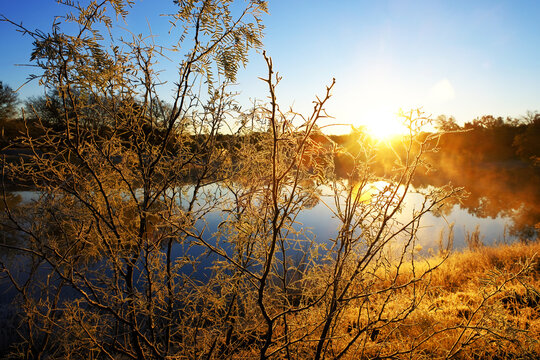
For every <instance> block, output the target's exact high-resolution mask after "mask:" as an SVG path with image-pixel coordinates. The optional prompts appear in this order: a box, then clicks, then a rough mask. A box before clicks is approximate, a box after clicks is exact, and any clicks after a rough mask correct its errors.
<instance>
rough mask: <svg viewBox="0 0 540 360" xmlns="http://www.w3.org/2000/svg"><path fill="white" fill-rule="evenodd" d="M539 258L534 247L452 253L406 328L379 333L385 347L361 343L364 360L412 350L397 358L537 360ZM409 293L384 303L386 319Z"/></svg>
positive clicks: (538, 249)
mask: <svg viewBox="0 0 540 360" xmlns="http://www.w3.org/2000/svg"><path fill="white" fill-rule="evenodd" d="M538 255H540V242H534V243H515V244H510V245H498V246H494V247H484V246H479V247H474V248H473V249H467V250H464V251H461V252H454V253H452V254H451V255H450V256H449V257H448V258H447V259H446V260H445V261H444V262H443V263H442V265H441V266H440V267H439V268H438V269H436V270H435V271H434V272H433V273H432V274H431V276H430V277H429V279H428V280H427V281H429V286H428V287H426V288H427V289H428V290H427V292H426V295H425V298H424V299H423V300H422V302H420V304H419V305H418V306H417V307H416V308H415V309H414V310H413V311H412V312H411V313H410V315H409V316H408V317H407V318H406V319H405V320H404V321H402V322H400V323H398V324H396V325H395V326H388V327H386V328H385V329H381V333H380V334H379V337H380V338H381V339H384V340H383V341H384V342H385V344H384V345H381V344H380V343H377V341H371V342H366V343H365V344H366V346H365V348H364V349H362V350H363V356H364V357H366V358H369V357H376V356H380V355H384V354H389V353H392V352H396V351H400V350H402V349H408V348H411V347H412V348H414V351H413V352H411V353H408V354H404V355H403V357H405V358H406V357H412V358H417V359H419V358H426V359H428V358H456V359H508V358H511V359H536V358H538V357H539V356H540V344H539V342H538V340H540V317H539V315H540V313H539V309H540V307H539V306H538V305H539V304H538V303H539V302H540V263H539V262H538V260H539V259H538ZM438 260H439V259H436V258H432V259H428V260H427V262H432V263H433V262H437V261H438ZM404 276H405V277H406V276H407V273H406V272H405V274H404ZM410 291H411V289H410V288H409V289H407V290H406V291H404V293H403V294H400V295H398V296H396V297H395V298H394V299H393V301H392V302H391V303H388V304H387V306H388V308H389V309H390V310H389V312H391V311H392V310H391V309H392V307H395V308H396V309H397V308H399V302H400V297H401V298H402V300H403V301H407V300H408V299H410V298H411V296H412V294H411V293H410ZM381 348H385V349H383V350H382V351H381ZM351 355H352V354H351ZM398 357H401V356H398ZM351 358H354V356H352V357H351Z"/></svg>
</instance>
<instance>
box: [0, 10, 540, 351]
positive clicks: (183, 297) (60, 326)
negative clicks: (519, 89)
mask: <svg viewBox="0 0 540 360" xmlns="http://www.w3.org/2000/svg"><path fill="white" fill-rule="evenodd" d="M61 3H64V5H65V6H67V7H68V8H69V9H70V11H71V12H70V13H69V14H67V15H66V16H65V17H62V18H59V19H56V20H55V24H54V26H53V28H52V31H51V33H44V32H40V31H36V32H34V31H30V30H28V29H26V28H24V27H22V25H17V24H16V23H14V26H18V27H19V29H20V30H21V31H22V32H23V33H25V34H26V35H27V36H31V37H32V38H33V39H34V45H35V49H34V52H33V53H32V59H33V61H34V62H35V64H36V65H38V66H39V67H40V68H41V69H42V70H43V75H42V76H41V77H40V81H41V82H42V84H43V85H44V86H45V89H46V91H47V94H49V95H48V96H47V97H46V98H45V99H37V100H36V99H35V100H33V101H30V102H29V104H28V107H27V111H26V112H25V113H24V115H23V119H22V120H23V122H22V123H23V124H24V132H23V134H22V137H21V138H20V139H17V140H16V142H15V143H14V144H16V145H17V146H18V147H19V148H20V147H24V148H25V149H26V152H25V153H24V154H23V155H24V156H21V155H20V154H19V156H18V157H17V158H16V159H12V158H8V157H4V161H3V162H2V170H3V175H4V184H5V183H8V182H9V183H12V184H21V185H24V184H26V185H27V186H29V188H31V189H32V190H33V191H34V194H35V198H34V199H31V200H28V201H22V199H20V198H18V197H17V196H16V195H15V196H14V195H10V194H8V192H7V191H6V187H5V186H4V187H3V189H4V191H3V207H2V209H3V212H4V216H3V218H2V223H1V226H2V230H3V238H2V243H0V246H1V247H2V248H3V249H4V250H5V253H4V254H3V255H4V256H3V260H2V263H1V266H2V272H3V275H4V280H7V281H9V282H10V284H11V287H12V289H13V291H14V292H15V293H16V295H15V296H14V302H13V305H12V307H11V308H9V309H10V311H11V314H12V315H13V316H12V317H10V318H9V321H10V322H11V324H12V326H11V327H10V328H11V329H16V332H13V331H12V332H11V333H9V334H6V337H7V336H10V337H12V344H10V345H11V346H10V348H9V349H3V350H2V351H4V353H3V354H2V355H3V356H5V357H8V358H9V357H12V358H29V359H41V358H51V359H54V358H59V359H60V358H61V359H79V358H85V359H94V358H96V359H101V358H109V359H123V358H126V359H128V358H132V359H154V358H155V359H166V358H168V359H171V358H177V359H185V358H188V359H195V358H206V359H218V358H260V359H267V358H287V359H303V358H313V359H322V358H350V359H356V358H385V357H386V358H400V357H403V358H422V357H423V358H432V357H434V356H440V357H444V358H472V357H475V356H478V357H489V356H491V357H493V358H496V357H503V356H506V357H508V356H516V357H518V356H521V357H527V356H529V357H534V356H535V355H537V354H538V348H537V344H536V343H535V341H534V339H535V336H537V333H538V324H537V321H536V317H537V314H536V310H535V309H534V307H535V304H536V303H537V301H538V297H537V295H535V294H537V287H538V284H537V283H536V282H535V281H536V279H537V273H538V267H537V265H536V263H535V262H534V261H533V260H534V258H535V255H534V254H535V252H536V250H537V246H536V245H529V246H525V245H515V246H514V247H512V248H510V249H509V250H505V251H504V255H503V254H498V253H497V250H490V251H484V250H482V254H483V256H485V257H486V258H485V263H486V264H487V265H485V268H484V267H480V266H472V265H471V263H470V258H471V256H474V258H475V259H478V255H477V254H475V255H469V254H461V255H454V256H452V257H449V256H450V255H449V254H450V251H449V250H450V246H449V244H450V243H451V238H449V240H448V241H442V240H441V244H442V245H441V250H440V254H439V256H437V257H430V258H429V259H426V258H425V257H423V256H421V254H420V253H419V248H418V247H417V232H418V229H419V226H420V221H421V219H422V217H423V216H424V215H425V214H427V213H429V212H433V211H440V210H441V207H442V206H443V205H444V204H445V203H446V202H447V201H449V200H450V199H453V198H456V197H458V196H459V195H460V193H461V190H460V189H456V188H453V187H451V186H448V185H445V186H441V187H438V188H429V189H428V188H426V189H424V190H419V191H420V192H421V193H422V194H423V198H424V200H423V202H422V203H421V204H420V206H419V207H418V208H417V209H415V211H414V212H413V213H412V214H411V216H410V217H409V218H408V219H407V220H406V221H403V220H400V219H399V218H398V216H397V215H398V214H399V213H400V212H401V211H402V209H403V204H404V203H405V201H406V199H407V197H408V194H409V193H408V190H409V189H410V188H411V187H412V186H413V181H414V179H415V174H416V173H417V171H420V170H422V169H430V165H429V162H428V160H429V156H428V155H429V154H431V153H432V152H433V151H434V150H435V145H436V144H437V140H438V139H439V135H438V134H425V133H423V132H422V125H424V124H425V123H427V122H429V118H426V117H425V116H424V114H422V113H421V112H420V111H411V112H408V113H404V114H402V115H403V120H404V122H405V123H406V125H407V126H408V129H409V134H408V135H407V136H404V137H403V139H402V140H401V143H400V148H399V149H397V150H396V151H394V152H393V153H392V154H393V157H392V162H391V165H385V168H384V172H383V173H382V174H381V173H378V165H377V163H376V162H375V161H376V160H377V157H378V156H380V153H379V152H377V148H376V146H375V145H374V144H373V143H372V142H370V141H368V140H367V139H366V138H365V137H364V134H362V133H361V132H358V133H355V134H353V135H354V136H351V137H350V139H349V141H351V142H352V143H351V144H350V147H348V146H342V145H340V144H338V143H336V142H334V141H333V140H332V139H331V138H329V137H327V136H326V135H324V134H322V133H321V132H320V131H319V130H318V128H317V121H318V120H319V119H321V118H323V117H325V116H327V115H326V112H325V110H324V109H325V104H326V103H327V101H329V99H330V97H331V91H332V87H333V85H334V84H333V82H332V83H331V84H330V85H329V86H328V87H327V88H326V90H325V92H324V93H323V94H322V95H321V96H320V97H319V98H317V100H316V101H315V103H314V108H313V112H312V113H311V114H307V115H301V114H295V113H285V112H282V111H281V109H280V107H279V105H278V100H277V91H278V87H277V85H278V83H279V80H280V78H279V77H278V76H277V74H276V73H275V71H274V68H273V64H272V60H271V58H270V57H269V56H267V55H266V54H265V53H264V52H263V56H264V58H265V60H266V64H267V68H268V73H267V75H266V76H264V77H263V81H264V82H265V83H266V85H267V86H268V94H269V100H268V103H267V104H265V105H264V106H257V107H254V108H253V109H248V110H243V109H241V108H240V107H239V106H238V105H237V104H236V103H235V102H234V96H233V95H232V94H231V93H230V92H229V91H228V88H227V85H228V84H229V83H230V82H232V81H234V79H235V76H236V73H237V71H238V69H239V68H240V67H241V66H242V65H243V64H245V62H246V61H247V54H248V52H249V51H250V49H260V48H261V46H262V45H261V37H262V30H263V27H262V24H261V16H262V14H263V13H264V12H266V3H265V2H264V1H258V0H251V1H247V2H238V3H237V2H233V1H216V0H205V1H197V0H185V1H176V2H175V3H176V5H177V6H178V11H177V12H176V13H174V14H172V15H170V19H169V20H170V21H171V23H172V24H173V30H175V31H177V30H178V31H179V33H178V34H177V35H178V36H177V39H178V43H176V44H174V45H173V46H172V47H169V48H167V47H165V46H164V47H160V46H158V44H156V41H157V39H155V38H153V37H145V36H142V35H141V36H139V35H136V34H130V33H129V32H127V31H125V30H123V29H122V27H121V24H118V23H117V21H116V20H114V19H115V18H117V19H119V21H120V22H121V20H122V19H124V18H125V17H126V16H127V13H128V10H129V8H130V6H131V5H132V4H131V2H126V1H122V0H105V1H103V2H101V3H99V4H98V3H95V2H91V3H89V4H88V5H87V6H83V5H82V4H79V3H73V2H71V1H65V2H63V1H61ZM240 5H242V6H243V7H242V9H240V8H239V6H240ZM4 20H5V21H10V20H7V19H4ZM128 38H130V40H127V39H128ZM178 54H182V55H183V57H181V58H180V59H179V60H178V78H177V79H175V81H174V86H172V90H171V89H170V88H169V90H170V91H171V93H172V99H173V100H172V103H171V105H167V103H166V102H165V101H163V97H162V96H161V94H162V91H165V90H167V88H166V86H165V84H164V83H163V81H162V80H161V79H160V78H159V70H160V68H159V64H160V60H163V59H165V58H166V59H171V58H174V59H178ZM224 133H227V135H224ZM8 150H9V149H8ZM340 164H341V165H342V164H346V165H347V166H346V167H344V166H341V165H340ZM374 184H377V186H378V187H375V185H374ZM323 192H324V194H323ZM316 201H324V202H326V203H327V206H328V208H329V210H330V211H332V213H333V215H334V217H335V218H336V219H337V220H338V222H339V226H338V228H337V229H336V231H335V234H334V236H333V237H331V238H329V239H316V238H315V235H314V234H311V233H310V232H309V229H306V228H305V227H303V226H302V224H301V223H300V222H299V221H298V218H299V215H300V213H301V211H303V210H304V209H306V208H309V207H311V206H313V204H314V202H316ZM15 203H18V206H14V204H15ZM212 218H214V219H218V220H217V223H218V225H216V226H213V225H212V224H213V223H212V222H211V221H210V219H212ZM480 246H481V244H478V247H480ZM519 246H521V247H519ZM514 254H515V255H514ZM517 258H519V259H520V261H519V262H517V261H515V260H516V259H517ZM17 264H20V265H21V264H22V265H23V266H22V267H23V268H24V269H22V270H21V269H20V268H17ZM458 266H462V267H464V269H465V267H467V266H468V268H471V267H473V268H474V271H472V270H471V271H470V272H469V273H470V277H468V278H467V277H464V275H465V274H466V272H465V271H461V272H459V273H458V274H454V272H453V270H454V269H455V268H456V267H458ZM486 269H489V270H486ZM489 271H491V272H489ZM480 279H483V280H482V281H480ZM478 289H480V290H478ZM459 291H462V292H463V293H460V292H459ZM456 304H457V305H456ZM517 309H519V310H520V311H521V310H523V311H526V312H527V313H528V314H530V316H531V320H530V321H527V322H525V321H523V319H522V318H520V317H518V316H517V315H515V314H516V312H517ZM6 323H7V320H6Z"/></svg>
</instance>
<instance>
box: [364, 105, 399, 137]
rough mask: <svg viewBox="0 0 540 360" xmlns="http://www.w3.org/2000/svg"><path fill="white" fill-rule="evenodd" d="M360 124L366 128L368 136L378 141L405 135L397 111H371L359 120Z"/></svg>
mask: <svg viewBox="0 0 540 360" xmlns="http://www.w3.org/2000/svg"><path fill="white" fill-rule="evenodd" d="M361 123H362V124H363V125H365V126H366V129H367V132H368V134H369V135H371V136H372V137H374V138H375V139H378V140H388V139H390V138H392V137H395V136H398V135H403V134H405V133H407V128H406V127H405V126H404V125H403V122H402V118H400V117H399V115H398V112H397V111H394V112H392V111H388V110H378V111H373V112H371V113H369V114H368V115H367V116H366V117H365V118H364V119H363V120H361Z"/></svg>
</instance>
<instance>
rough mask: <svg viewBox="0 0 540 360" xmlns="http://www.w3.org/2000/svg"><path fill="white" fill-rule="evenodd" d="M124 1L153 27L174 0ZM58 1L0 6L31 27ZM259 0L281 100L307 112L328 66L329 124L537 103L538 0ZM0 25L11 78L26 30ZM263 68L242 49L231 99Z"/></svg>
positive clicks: (537, 106) (536, 106)
mask: <svg viewBox="0 0 540 360" xmlns="http://www.w3.org/2000/svg"><path fill="white" fill-rule="evenodd" d="M158 5H159V6H158ZM135 6H136V7H135V9H134V10H133V15H132V16H131V17H130V18H128V24H127V25H126V26H127V27H128V28H129V29H130V30H132V31H134V32H138V31H141V32H142V31H145V30H146V29H147V28H148V24H151V26H152V32H153V33H154V34H156V35H158V36H161V35H162V34H165V33H166V31H167V29H168V27H167V24H166V21H164V19H163V17H159V14H161V13H166V12H168V11H171V10H172V9H174V5H173V4H172V1H165V0H158V1H156V0H154V1H150V0H136V5H135ZM162 6H163V9H164V10H161V7H162ZM61 12H62V9H61V8H59V7H58V6H57V5H56V3H55V1H53V0H26V1H11V0H0V14H3V15H5V16H7V17H8V18H10V19H12V20H14V21H16V22H20V21H22V22H23V24H24V25H25V26H28V27H29V28H31V29H35V28H41V29H44V30H48V29H50V23H51V20H52V17H53V16H54V15H56V14H59V13H61ZM269 12H270V14H269V15H267V16H266V15H265V16H264V18H263V22H264V24H265V26H266V29H265V38H264V39H263V42H264V48H265V50H266V52H267V54H268V55H270V56H271V57H272V59H273V63H274V69H275V70H276V71H278V72H279V74H280V75H281V76H282V81H281V83H280V84H279V86H278V89H277V95H278V100H279V102H280V104H281V108H282V109H288V108H289V107H292V108H293V109H294V110H295V111H297V112H300V113H309V111H310V110H311V108H312V101H313V100H314V99H315V96H317V95H319V96H321V95H323V94H324V92H325V88H326V86H327V85H329V84H330V83H331V82H332V78H335V79H336V85H335V87H334V89H333V93H332V95H333V96H332V98H331V100H330V102H329V103H328V105H327V107H326V108H327V112H328V113H329V114H330V115H332V116H333V119H328V120H325V122H326V123H328V124H330V123H345V124H354V125H355V126H358V125H362V124H368V125H369V124H376V123H378V124H379V125H381V124H382V125H383V126H386V127H391V126H394V125H393V123H392V122H391V121H390V118H395V114H396V113H397V112H398V111H399V109H403V110H408V109H416V108H421V109H422V110H423V111H424V112H426V114H428V115H432V117H436V116H438V115H440V114H444V115H447V116H454V117H455V118H456V120H457V122H458V123H460V124H463V123H464V122H466V121H471V120H473V119H474V118H476V117H480V116H482V115H494V116H503V117H506V116H511V117H519V116H521V115H524V114H525V113H526V112H527V111H529V110H530V111H536V110H540V81H539V80H540V46H539V45H540V21H538V17H539V15H540V1H537V0H531V1H526V0H504V1H502V0H501V1H497V0H489V1H483V0H475V1H471V0H468V1H461V0H451V1H450V0H446V1H442V0H429V1H423V0H416V1H413V0H377V1H372V0H370V1H363V0H358V1H353V0H335V1H321V0H270V2H269ZM0 33H1V35H2V36H1V37H0V46H1V48H2V49H3V50H2V54H3V55H2V56H1V57H0V80H2V81H3V82H4V83H5V84H8V85H10V86H11V87H12V88H17V87H19V86H20V85H21V84H23V83H24V81H25V79H26V77H27V76H28V73H29V72H30V71H31V70H32V69H31V68H29V67H27V66H16V65H14V64H28V63H29V56H30V52H31V49H32V44H31V40H30V39H29V38H23V37H21V35H20V34H19V33H17V32H16V31H14V28H13V26H11V25H8V24H7V23H0ZM163 36H164V35H163ZM167 66H169V65H167ZM265 75H266V68H265V63H264V60H263V58H262V55H261V54H260V53H257V52H252V54H251V57H250V63H249V64H248V66H247V68H246V69H244V70H241V72H240V74H239V76H238V79H237V80H238V84H237V85H236V86H235V87H234V89H235V90H236V91H238V92H239V93H240V95H239V101H240V102H241V104H245V105H246V106H247V104H248V103H249V100H250V99H262V101H264V100H265V99H266V96H267V93H266V88H265V84H264V83H263V82H262V81H260V80H258V79H257V78H258V77H259V76H265ZM171 80H172V79H171ZM40 93H41V92H40V90H39V88H38V87H37V85H36V84H30V85H26V86H25V87H23V88H22V89H21V90H20V94H21V97H22V98H25V97H28V96H32V95H39V94H40ZM325 122H323V123H322V125H325V124H326V123H325ZM334 129H335V132H340V130H339V129H338V128H334ZM346 131H348V130H346Z"/></svg>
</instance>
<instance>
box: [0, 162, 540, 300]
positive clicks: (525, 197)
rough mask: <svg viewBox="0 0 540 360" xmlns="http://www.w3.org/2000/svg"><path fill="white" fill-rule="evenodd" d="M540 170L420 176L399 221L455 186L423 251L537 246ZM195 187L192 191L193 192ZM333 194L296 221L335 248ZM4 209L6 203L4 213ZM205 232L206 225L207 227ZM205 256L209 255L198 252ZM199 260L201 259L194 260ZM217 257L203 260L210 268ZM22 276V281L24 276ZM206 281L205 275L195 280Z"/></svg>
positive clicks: (2, 295) (215, 217)
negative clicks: (477, 243) (471, 240)
mask: <svg viewBox="0 0 540 360" xmlns="http://www.w3.org/2000/svg"><path fill="white" fill-rule="evenodd" d="M539 172H540V171H539V169H538V168H534V167H529V166H527V165H526V164H502V165H501V164H482V166H474V167H465V166H461V167H460V168H459V169H453V168H447V169H444V168H443V169H441V170H439V171H438V172H437V173H435V174H433V173H432V174H430V175H429V176H427V175H425V176H422V175H421V174H419V175H418V176H417V177H416V178H415V179H414V182H413V184H412V185H413V186H412V187H411V189H410V190H409V193H408V194H407V197H406V200H405V201H406V202H405V207H404V210H403V211H402V212H401V213H400V214H399V215H398V220H406V219H408V218H410V216H411V213H412V211H413V209H417V208H418V206H419V204H420V203H421V202H422V200H423V196H422V195H421V194H419V193H418V192H417V191H424V190H429V189H431V188H436V187H438V186H443V185H445V184H448V183H451V184H453V186H455V187H462V188H464V190H465V191H466V192H467V196H466V197H464V198H461V199H460V200H452V201H450V202H449V203H448V204H447V205H446V206H444V207H443V208H442V209H441V211H439V212H437V213H429V214H426V215H425V216H424V217H423V219H422V221H421V223H420V226H421V227H420V230H419V232H418V241H417V244H418V245H420V247H421V248H422V250H421V251H424V252H426V253H427V252H429V251H430V249H433V250H435V251H436V250H437V248H438V246H439V238H440V236H441V232H443V233H444V237H446V235H447V234H448V232H449V226H450V225H451V224H453V232H454V241H453V248H454V249H463V248H465V247H467V237H470V236H472V234H473V233H475V232H476V233H477V234H478V236H479V239H480V240H481V241H482V243H483V244H485V245H492V244H496V243H502V242H513V241H517V240H533V239H536V238H537V236H538V230H539V224H540V175H539ZM188 187H189V186H188ZM204 193H205V194H207V195H208V196H214V195H215V194H218V196H222V197H227V196H229V195H228V194H227V190H226V189H224V188H223V187H222V186H221V185H219V184H213V185H209V186H207V187H205V189H204ZM37 196H38V195H37V194H36V193H35V192H31V191H19V192H12V193H10V194H8V196H7V199H6V200H7V203H8V206H10V207H16V206H17V205H18V204H21V203H27V204H31V202H32V200H33V199H35V198H37ZM331 202H332V201H331V194H330V193H329V191H328V189H324V188H323V189H321V196H320V198H319V199H318V201H315V202H313V204H312V206H311V207H310V208H308V209H304V210H302V211H301V213H300V214H299V216H298V217H297V218H296V219H295V220H296V222H297V225H296V226H298V227H302V228H303V229H304V230H305V232H306V233H309V234H310V235H309V236H310V237H315V240H316V241H318V242H329V241H330V239H333V238H335V236H336V234H337V230H338V226H339V221H338V219H336V218H335V217H334V216H333V213H332V211H331V209H330V208H329V206H328V204H329V203H331ZM3 206H4V204H3V203H2V205H1V207H3ZM330 207H331V206H330ZM223 216H224V214H222V213H219V212H217V211H210V212H208V213H207V214H206V216H205V224H204V227H205V236H208V238H209V239H210V238H212V234H213V233H214V232H216V231H217V227H218V224H219V223H220V222H221V221H222V220H223ZM201 226H202V224H201ZM1 236H2V239H1V240H2V241H7V242H9V241H17V240H16V239H8V236H9V235H8V233H6V232H3V233H2V234H1ZM192 251H200V252H201V253H202V252H203V251H204V249H193V250H192ZM183 252H184V250H183V249H182V248H181V247H180V246H176V247H175V248H174V249H173V256H177V257H180V256H181V255H182V253H183ZM8 253H9V251H6V250H5V249H2V251H1V252H0V258H1V259H0V260H2V261H7V262H8V263H10V266H12V269H13V266H15V267H16V268H19V269H21V270H22V273H24V272H25V270H24V268H25V265H24V264H25V261H24V260H23V257H20V256H18V255H16V254H14V253H10V254H8ZM194 255H196V254H194ZM213 258H214V256H209V257H207V258H206V259H204V260H203V262H204V263H205V264H202V265H203V268H204V267H206V266H210V265H211V263H212V261H213ZM22 273H21V274H19V275H22ZM195 276H196V277H200V276H204V273H199V274H198V275H195ZM12 296H13V289H10V286H8V284H7V282H6V279H5V278H4V279H1V278H0V304H5V303H7V302H9V301H10V300H11V298H12Z"/></svg>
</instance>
